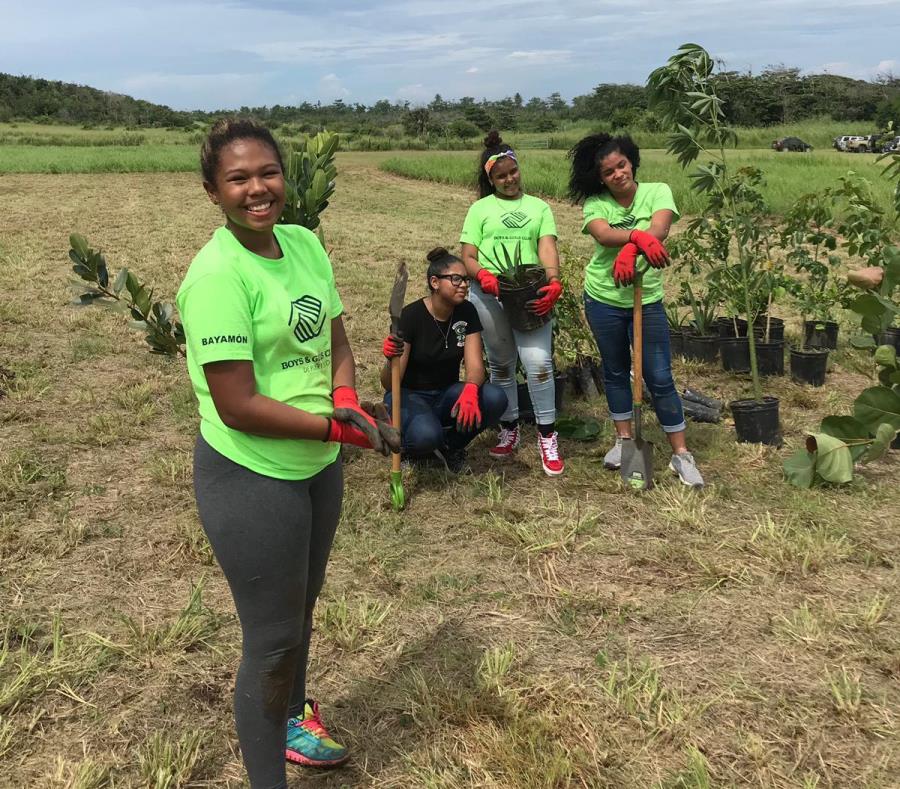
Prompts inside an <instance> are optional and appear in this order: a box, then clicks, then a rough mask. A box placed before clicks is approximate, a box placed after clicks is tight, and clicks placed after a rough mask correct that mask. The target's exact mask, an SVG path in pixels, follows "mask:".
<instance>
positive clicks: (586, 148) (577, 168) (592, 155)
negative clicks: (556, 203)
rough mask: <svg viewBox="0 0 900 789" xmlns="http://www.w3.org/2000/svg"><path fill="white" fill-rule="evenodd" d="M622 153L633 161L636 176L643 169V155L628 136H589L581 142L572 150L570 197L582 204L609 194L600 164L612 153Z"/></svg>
mask: <svg viewBox="0 0 900 789" xmlns="http://www.w3.org/2000/svg"><path fill="white" fill-rule="evenodd" d="M615 152H618V153H621V154H622V156H624V157H625V158H626V159H628V161H629V162H631V171H632V173H633V174H634V175H637V171H638V167H640V166H641V152H640V150H639V149H638V147H637V144H636V143H635V141H634V140H632V139H631V137H630V136H629V135H627V134H623V135H621V136H619V137H613V136H612V135H611V134H606V133H605V132H601V133H600V134H590V135H588V136H587V137H585V138H584V139H581V140H579V141H578V142H577V143H575V145H574V146H573V147H572V150H571V151H569V153H568V157H569V158H570V159H571V160H572V170H571V172H570V173H569V197H570V198H571V199H572V201H573V202H575V203H583V202H584V201H585V200H586V199H587V198H589V197H593V196H594V195H599V194H602V193H603V192H605V191H607V188H606V185H605V184H604V183H603V181H601V180H600V162H601V161H603V159H605V158H606V157H607V156H609V155H610V154H611V153H615Z"/></svg>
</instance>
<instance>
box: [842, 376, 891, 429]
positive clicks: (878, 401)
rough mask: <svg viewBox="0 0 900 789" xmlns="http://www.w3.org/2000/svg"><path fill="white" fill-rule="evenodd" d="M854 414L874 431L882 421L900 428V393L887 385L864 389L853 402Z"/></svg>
mask: <svg viewBox="0 0 900 789" xmlns="http://www.w3.org/2000/svg"><path fill="white" fill-rule="evenodd" d="M853 415H854V416H855V417H856V418H857V419H858V420H859V421H860V422H862V423H863V424H864V425H865V426H866V427H868V429H869V431H870V432H871V433H874V432H875V431H876V430H877V429H878V426H879V425H880V424H881V423H882V422H887V423H888V424H889V425H892V426H893V427H894V428H895V429H897V430H900V394H897V392H895V391H894V390H893V389H888V388H887V387H886V386H872V387H869V388H868V389H864V390H863V391H862V393H861V394H860V395H859V397H857V398H856V401H855V402H854V403H853Z"/></svg>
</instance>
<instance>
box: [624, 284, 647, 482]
mask: <svg viewBox="0 0 900 789" xmlns="http://www.w3.org/2000/svg"><path fill="white" fill-rule="evenodd" d="M643 279H644V275H643V274H642V273H638V274H637V275H636V276H635V278H634V350H633V353H632V355H633V357H634V384H633V386H632V391H633V400H634V438H633V439H632V440H630V441H623V442H622V469H621V474H622V479H624V480H625V482H626V483H627V484H628V485H630V486H631V487H632V488H634V489H635V490H650V488H652V487H653V444H651V443H650V442H649V441H644V439H643V438H642V437H641V407H642V396H643V386H644V313H643V304H642V303H641V300H642V294H641V290H642V289H641V283H642V282H643Z"/></svg>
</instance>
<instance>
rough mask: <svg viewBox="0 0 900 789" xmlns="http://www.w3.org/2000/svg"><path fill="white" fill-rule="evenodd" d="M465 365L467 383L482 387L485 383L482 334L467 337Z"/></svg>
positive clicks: (464, 354)
mask: <svg viewBox="0 0 900 789" xmlns="http://www.w3.org/2000/svg"><path fill="white" fill-rule="evenodd" d="M463 364H464V365H465V368H466V377H465V382H466V383H467V384H475V385H476V386H481V385H482V384H483V383H484V356H483V354H482V349H481V332H480V331H476V332H472V333H471V334H467V335H466V344H465V346H464V347H463Z"/></svg>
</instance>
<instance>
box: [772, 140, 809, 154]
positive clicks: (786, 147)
mask: <svg viewBox="0 0 900 789" xmlns="http://www.w3.org/2000/svg"><path fill="white" fill-rule="evenodd" d="M772 148H773V150H776V151H797V152H800V153H802V152H803V151H811V150H812V145H810V144H809V143H808V142H803V140H801V139H800V138H799V137H781V138H779V139H777V140H775V141H774V142H773V143H772Z"/></svg>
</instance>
